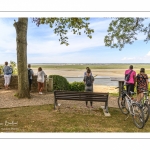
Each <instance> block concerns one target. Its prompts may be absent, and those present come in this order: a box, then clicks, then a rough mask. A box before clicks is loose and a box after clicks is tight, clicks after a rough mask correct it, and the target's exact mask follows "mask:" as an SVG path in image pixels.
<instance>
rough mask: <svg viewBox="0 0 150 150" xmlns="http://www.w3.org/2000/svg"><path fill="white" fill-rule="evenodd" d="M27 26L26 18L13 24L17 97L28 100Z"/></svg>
mask: <svg viewBox="0 0 150 150" xmlns="http://www.w3.org/2000/svg"><path fill="white" fill-rule="evenodd" d="M27 26H28V18H18V22H15V23H14V27H15V29H16V44H17V68H18V93H17V95H18V97H19V98H26V97H27V98H30V92H29V82H28V72H27Z"/></svg>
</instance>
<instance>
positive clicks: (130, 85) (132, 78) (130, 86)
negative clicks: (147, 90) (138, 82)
mask: <svg viewBox="0 0 150 150" xmlns="http://www.w3.org/2000/svg"><path fill="white" fill-rule="evenodd" d="M128 73H130V79H129V81H125V82H126V88H127V93H128V95H129V96H131V93H130V91H132V92H134V86H135V79H136V72H135V71H134V70H133V65H130V66H129V69H128V70H126V71H125V75H126V74H128Z"/></svg>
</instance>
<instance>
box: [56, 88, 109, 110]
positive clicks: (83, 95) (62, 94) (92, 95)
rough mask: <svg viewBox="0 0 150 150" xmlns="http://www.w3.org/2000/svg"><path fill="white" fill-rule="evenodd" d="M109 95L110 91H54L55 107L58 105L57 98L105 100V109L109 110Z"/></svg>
mask: <svg viewBox="0 0 150 150" xmlns="http://www.w3.org/2000/svg"><path fill="white" fill-rule="evenodd" d="M108 96H109V93H97V92H77V91H54V109H55V106H57V100H70V101H74V100H75V101H94V102H105V109H106V112H108Z"/></svg>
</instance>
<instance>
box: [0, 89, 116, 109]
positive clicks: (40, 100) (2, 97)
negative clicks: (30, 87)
mask: <svg viewBox="0 0 150 150" xmlns="http://www.w3.org/2000/svg"><path fill="white" fill-rule="evenodd" d="M15 93H16V91H15V90H7V91H6V90H4V89H0V108H11V107H22V106H33V105H45V104H53V103H54V94H53V93H47V94H43V95H39V94H38V93H31V99H27V98H24V99H18V98H17V97H15V96H14V94H15ZM58 103H59V101H58ZM60 103H61V107H85V102H78V101H73V102H70V101H61V102H60ZM102 105H104V103H98V102H97V103H93V107H94V108H99V107H100V106H102ZM108 106H109V107H118V106H117V97H109V103H108Z"/></svg>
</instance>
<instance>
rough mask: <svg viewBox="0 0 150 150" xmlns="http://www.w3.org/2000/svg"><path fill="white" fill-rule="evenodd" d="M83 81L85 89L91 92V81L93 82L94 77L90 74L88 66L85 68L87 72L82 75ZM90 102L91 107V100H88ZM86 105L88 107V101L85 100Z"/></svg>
mask: <svg viewBox="0 0 150 150" xmlns="http://www.w3.org/2000/svg"><path fill="white" fill-rule="evenodd" d="M83 81H84V83H85V91H86V92H93V82H94V77H93V76H92V75H91V70H90V68H87V73H86V75H85V76H84V79H83ZM90 104H91V108H93V106H92V104H93V103H92V101H90ZM86 107H88V101H86Z"/></svg>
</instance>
